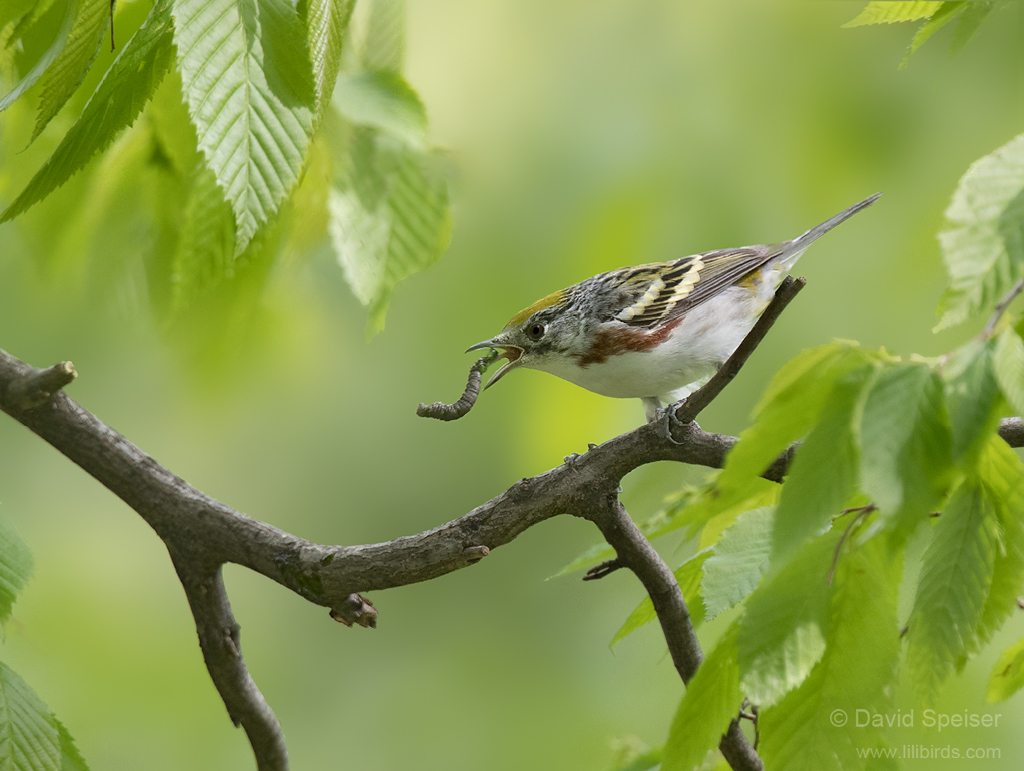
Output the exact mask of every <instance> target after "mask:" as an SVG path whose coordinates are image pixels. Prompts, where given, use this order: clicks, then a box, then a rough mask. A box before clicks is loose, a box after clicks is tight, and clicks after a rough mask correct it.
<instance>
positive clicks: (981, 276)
mask: <svg viewBox="0 0 1024 771" xmlns="http://www.w3.org/2000/svg"><path fill="white" fill-rule="evenodd" d="M945 216H946V225H945V227H944V229H943V230H942V232H941V233H939V245H940V246H941V248H942V259H943V261H944V262H945V263H946V270H947V272H948V273H949V279H950V281H949V288H948V289H946V291H945V293H944V294H943V297H942V300H941V302H940V304H939V313H940V314H941V317H940V319H939V323H938V325H937V326H936V327H935V329H936V331H938V330H940V329H945V328H946V327H951V326H955V325H957V324H960V323H962V322H964V321H966V320H967V319H969V318H971V317H972V316H974V315H975V314H977V313H979V312H981V311H983V310H985V309H987V308H988V307H990V306H992V305H994V304H995V303H996V302H997V301H998V300H999V298H1001V297H1002V296H1003V295H1004V294H1005V293H1006V292H1007V291H1008V290H1009V289H1010V287H1011V286H1013V284H1014V282H1015V281H1017V279H1019V278H1021V277H1022V276H1024V134H1022V135H1020V136H1018V137H1016V138H1014V139H1012V140H1011V141H1010V142H1008V143H1007V144H1005V145H1003V146H1002V147H1000V148H999V149H998V150H996V151H995V152H994V153H991V154H990V155H986V156H984V157H982V158H979V159H978V160H977V161H975V162H974V163H972V164H971V166H970V168H969V169H967V173H966V174H964V176H963V177H961V179H960V182H959V183H958V184H957V189H956V192H955V193H953V200H952V202H951V203H950V205H949V208H948V209H946V215H945Z"/></svg>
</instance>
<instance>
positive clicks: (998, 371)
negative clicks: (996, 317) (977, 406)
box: [992, 329, 1024, 415]
mask: <svg viewBox="0 0 1024 771" xmlns="http://www.w3.org/2000/svg"><path fill="white" fill-rule="evenodd" d="M992 364H993V368H994V370H995V376H996V382H998V383H999V388H1000V390H1002V392H1003V396H1005V397H1006V401H1008V402H1009V403H1010V406H1011V407H1013V409H1014V412H1016V413H1017V414H1018V415H1024V340H1021V338H1020V335H1018V334H1017V333H1016V332H1015V331H1014V330H1012V329H1006V330H1004V331H1003V332H1002V334H1000V335H999V338H998V339H997V340H996V347H995V351H993V354H992Z"/></svg>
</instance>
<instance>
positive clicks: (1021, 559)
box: [972, 433, 1024, 652]
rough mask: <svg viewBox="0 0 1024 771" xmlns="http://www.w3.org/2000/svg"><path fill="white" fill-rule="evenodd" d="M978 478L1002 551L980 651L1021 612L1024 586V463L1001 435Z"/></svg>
mask: <svg viewBox="0 0 1024 771" xmlns="http://www.w3.org/2000/svg"><path fill="white" fill-rule="evenodd" d="M978 477H979V479H980V480H981V483H982V485H983V486H984V489H985V492H986V494H987V496H988V498H989V500H991V501H992V503H993V504H994V505H995V509H996V517H997V521H998V524H999V546H1000V548H999V550H998V551H997V552H996V557H995V563H994V565H993V567H992V586H991V588H990V589H989V592H988V597H987V598H986V600H985V607H984V609H983V611H982V618H981V625H980V626H979V627H978V635H977V644H976V645H975V646H973V647H972V652H976V651H977V650H978V649H980V647H981V646H982V645H984V644H986V643H988V642H989V640H991V638H992V636H993V635H994V634H995V633H996V632H997V631H999V629H1000V627H1002V625H1003V623H1004V622H1005V621H1006V619H1008V618H1009V617H1010V615H1011V614H1012V613H1013V612H1014V611H1016V610H1018V607H1017V597H1018V596H1019V595H1020V593H1021V589H1022V587H1024V464H1022V463H1021V460H1020V458H1019V457H1018V456H1017V453H1016V452H1014V451H1013V450H1012V449H1010V447H1009V445H1007V444H1006V442H1004V441H1003V440H1002V439H1001V438H1000V437H999V436H998V435H997V434H995V433H993V434H991V435H990V436H989V438H988V441H987V442H986V443H985V446H984V448H983V449H982V452H981V456H980V459H979V463H978Z"/></svg>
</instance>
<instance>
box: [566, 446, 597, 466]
mask: <svg viewBox="0 0 1024 771" xmlns="http://www.w3.org/2000/svg"><path fill="white" fill-rule="evenodd" d="M596 449H597V445H596V444H594V443H593V442H587V452H590V451H591V450H596ZM582 457H583V455H582V454H581V453H578V452H570V453H569V454H568V455H566V456H565V457H564V458H562V461H563V462H564V463H565V465H566V466H568V467H569V468H575V467H576V461H578V460H579V459H580V458H582Z"/></svg>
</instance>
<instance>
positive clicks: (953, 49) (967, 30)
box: [843, 0, 998, 70]
mask: <svg viewBox="0 0 1024 771" xmlns="http://www.w3.org/2000/svg"><path fill="white" fill-rule="evenodd" d="M997 4H998V3H995V2H983V1H981V0H946V1H945V2H923V1H922V0H896V1H895V2H890V1H889V0H885V1H883V2H878V1H877V0H876V1H875V2H870V3H868V4H867V7H866V8H865V9H864V10H863V11H861V12H860V15H859V16H857V17H856V18H855V19H853V20H851V21H849V22H847V23H846V24H844V25H843V26H844V27H861V26H865V25H869V24H892V23H894V22H900V21H918V20H920V19H925V22H924V23H923V24H922V25H921V26H920V28H918V30H917V33H916V34H915V35H914V39H913V40H912V41H911V42H910V47H909V48H907V53H906V55H905V56H904V57H903V61H902V62H900V69H901V70H902V69H903V68H904V67H906V66H907V62H908V61H909V60H910V57H911V55H912V54H913V53H914V52H915V51H917V49H918V48H920V47H921V46H922V45H924V44H925V42H926V41H928V39H929V38H931V36H932V35H934V34H935V33H936V32H938V31H939V30H940V29H942V28H943V27H945V26H946V25H947V24H949V23H950V22H951V21H954V20H956V22H957V24H956V28H955V29H954V30H953V37H952V40H951V42H950V46H949V52H950V55H956V54H958V53H959V52H960V51H962V50H963V48H964V46H966V45H967V44H968V43H969V42H970V40H971V38H973V37H974V35H975V33H977V31H978V28H979V27H980V26H981V23H982V22H983V21H985V19H986V18H987V17H988V15H989V14H990V13H991V12H992V11H993V10H995V7H996V5H997Z"/></svg>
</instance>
